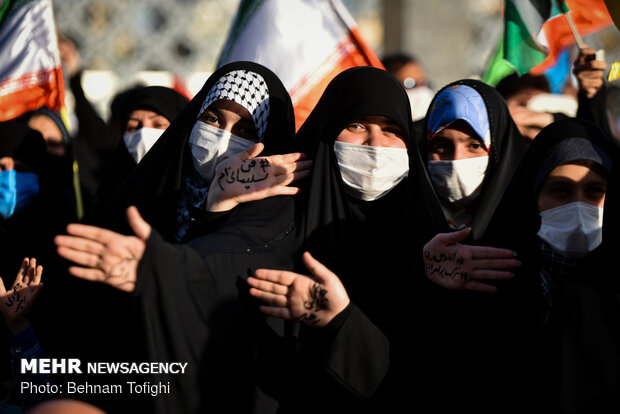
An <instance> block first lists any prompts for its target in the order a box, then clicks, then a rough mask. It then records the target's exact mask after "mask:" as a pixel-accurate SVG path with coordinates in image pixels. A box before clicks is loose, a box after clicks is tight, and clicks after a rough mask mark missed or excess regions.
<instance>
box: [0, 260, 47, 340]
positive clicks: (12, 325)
mask: <svg viewBox="0 0 620 414" xmlns="http://www.w3.org/2000/svg"><path fill="white" fill-rule="evenodd" d="M42 274H43V266H40V265H39V266H37V259H35V258H32V259H29V258H27V257H26V258H24V260H23V261H22V264H21V267H20V268H19V271H18V272H17V276H16V277H15V281H14V282H13V285H12V287H11V289H10V290H6V288H5V287H4V282H3V281H2V279H0V312H1V313H2V316H4V320H5V321H6V324H7V327H8V328H9V330H10V331H11V333H12V334H14V335H15V334H18V333H20V332H22V331H25V330H26V328H28V325H29V322H28V314H29V313H30V309H31V308H32V304H33V303H34V302H35V301H36V299H37V297H38V296H39V294H40V293H41V289H42V288H43V283H41V275H42Z"/></svg>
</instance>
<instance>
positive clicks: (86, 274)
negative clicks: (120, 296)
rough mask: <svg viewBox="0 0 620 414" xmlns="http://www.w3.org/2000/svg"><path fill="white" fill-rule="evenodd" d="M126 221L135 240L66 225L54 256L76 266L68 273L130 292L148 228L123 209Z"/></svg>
mask: <svg viewBox="0 0 620 414" xmlns="http://www.w3.org/2000/svg"><path fill="white" fill-rule="evenodd" d="M127 221H128V222H129V225H130V227H131V229H132V230H133V232H134V234H135V236H125V235H123V234H119V233H115V232H113V231H110V230H107V229H103V228H100V227H95V226H87V225H84V224H69V225H68V226H67V233H68V234H69V235H60V236H56V238H55V239H54V242H55V243H56V246H57V252H58V254H59V255H60V256H61V257H63V258H65V259H67V260H70V261H72V262H74V263H76V264H78V265H80V266H71V267H69V273H71V274H72V275H73V276H76V277H79V278H82V279H86V280H91V281H94V282H101V283H106V284H108V285H110V286H112V287H115V288H117V289H120V290H123V291H125V292H133V291H134V290H135V288H136V280H137V279H138V264H139V263H140V260H142V256H143V255H144V250H145V248H146V241H147V240H148V238H149V236H150V235H151V226H150V225H149V224H148V223H147V222H146V221H144V219H143V218H142V216H140V213H139V212H138V209H137V208H135V207H133V206H131V207H129V208H128V209H127Z"/></svg>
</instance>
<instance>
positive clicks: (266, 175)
mask: <svg viewBox="0 0 620 414" xmlns="http://www.w3.org/2000/svg"><path fill="white" fill-rule="evenodd" d="M264 148H265V146H264V145H263V144H261V143H258V144H254V145H252V146H251V147H249V148H248V149H246V150H244V151H241V152H239V153H237V154H235V155H233V156H232V157H229V158H227V159H225V160H224V161H222V162H221V163H220V164H219V165H218V166H217V169H216V172H215V179H214V180H213V182H212V183H211V186H210V187H209V195H208V196H207V210H209V211H227V210H231V209H232V208H234V207H235V206H237V205H238V204H240V203H245V202H248V201H254V200H262V199H264V198H267V197H272V196H276V195H287V194H288V195H292V194H297V193H298V192H299V188H297V187H291V186H289V184H291V183H293V182H296V181H298V180H301V179H302V178H304V177H306V176H308V174H309V173H310V167H311V166H312V161H311V160H307V159H306V156H305V155H304V154H302V153H299V152H295V153H291V154H283V155H271V156H269V157H258V155H259V154H260V153H261V152H262V151H263V149H264ZM257 157H258V158H257Z"/></svg>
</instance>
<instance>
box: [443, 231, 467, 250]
mask: <svg viewBox="0 0 620 414" xmlns="http://www.w3.org/2000/svg"><path fill="white" fill-rule="evenodd" d="M469 233H471V227H467V228H464V229H462V230H459V231H454V232H452V233H442V234H441V235H440V236H441V237H440V238H439V239H440V241H441V242H443V244H444V245H446V246H450V245H453V244H457V243H460V242H462V241H463V240H465V239H466V238H467V236H469Z"/></svg>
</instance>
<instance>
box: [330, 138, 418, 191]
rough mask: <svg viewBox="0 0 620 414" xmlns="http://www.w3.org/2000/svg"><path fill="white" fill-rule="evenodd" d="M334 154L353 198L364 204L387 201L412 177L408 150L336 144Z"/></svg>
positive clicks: (337, 142) (343, 143)
mask: <svg viewBox="0 0 620 414" xmlns="http://www.w3.org/2000/svg"><path fill="white" fill-rule="evenodd" d="M334 152H335V153H336V158H337V159H338V166H339V167H340V174H341V175H342V180H343V181H344V183H345V184H346V186H347V190H348V191H349V194H350V195H351V196H353V197H355V198H357V199H360V200H364V201H373V200H377V199H379V198H381V197H383V196H384V195H385V194H387V193H388V192H389V191H390V190H391V189H392V188H394V187H396V184H398V183H399V182H401V180H402V179H403V178H405V177H406V176H407V175H408V174H409V155H408V154H407V149H405V148H388V147H372V146H369V145H358V144H350V143H347V142H339V141H336V142H335V143H334Z"/></svg>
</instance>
